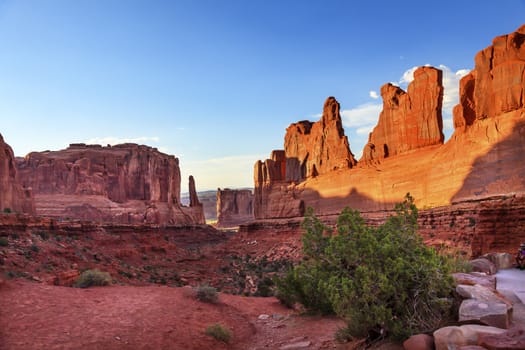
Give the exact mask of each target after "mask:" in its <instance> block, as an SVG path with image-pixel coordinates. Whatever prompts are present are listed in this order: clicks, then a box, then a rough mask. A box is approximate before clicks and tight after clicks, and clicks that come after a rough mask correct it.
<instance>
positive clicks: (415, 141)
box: [360, 67, 444, 165]
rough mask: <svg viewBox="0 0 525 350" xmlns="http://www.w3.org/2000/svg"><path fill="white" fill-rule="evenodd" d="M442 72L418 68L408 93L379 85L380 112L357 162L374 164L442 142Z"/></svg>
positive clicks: (428, 68)
mask: <svg viewBox="0 0 525 350" xmlns="http://www.w3.org/2000/svg"><path fill="white" fill-rule="evenodd" d="M442 75H443V74H442V72H441V70H439V69H436V68H433V67H420V68H418V69H417V70H416V71H415V72H414V80H413V81H412V82H411V83H410V84H409V85H408V89H407V90H408V91H407V92H405V91H403V89H401V88H400V87H398V86H395V85H392V84H390V83H388V84H385V85H383V87H381V97H382V98H383V111H382V112H381V114H380V115H379V122H378V124H377V126H376V127H375V128H374V130H373V131H372V132H371V133H370V136H369V139H368V143H367V144H366V145H365V148H364V150H363V157H362V158H361V160H360V162H362V163H363V162H364V163H365V164H368V165H373V164H377V163H379V162H381V160H382V159H384V158H387V157H392V156H396V155H399V154H403V153H406V152H408V151H412V150H416V149H419V148H423V147H427V146H433V145H440V144H442V143H443V140H444V136H443V119H442V116H441V107H442V104H443V83H442Z"/></svg>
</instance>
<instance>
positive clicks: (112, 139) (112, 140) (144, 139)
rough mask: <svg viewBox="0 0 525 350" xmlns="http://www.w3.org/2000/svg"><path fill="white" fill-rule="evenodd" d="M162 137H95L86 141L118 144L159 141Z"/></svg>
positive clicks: (89, 142)
mask: <svg viewBox="0 0 525 350" xmlns="http://www.w3.org/2000/svg"><path fill="white" fill-rule="evenodd" d="M159 141H160V138H159V137H157V136H139V137H115V136H105V137H94V138H92V139H89V140H86V141H84V143H86V144H99V145H112V146H113V145H118V144H120V143H140V144H148V143H159Z"/></svg>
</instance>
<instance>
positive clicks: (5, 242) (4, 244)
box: [0, 237, 9, 247]
mask: <svg viewBox="0 0 525 350" xmlns="http://www.w3.org/2000/svg"><path fill="white" fill-rule="evenodd" d="M8 245H9V241H8V240H7V238H5V237H0V247H7V246H8Z"/></svg>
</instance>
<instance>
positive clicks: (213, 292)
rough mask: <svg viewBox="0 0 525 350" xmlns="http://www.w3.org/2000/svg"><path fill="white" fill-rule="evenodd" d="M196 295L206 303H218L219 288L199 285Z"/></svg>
mask: <svg viewBox="0 0 525 350" xmlns="http://www.w3.org/2000/svg"><path fill="white" fill-rule="evenodd" d="M195 297H196V298H197V299H198V300H200V301H202V302H205V303H212V304H214V303H216V302H217V301H219V294H218V293H217V289H216V288H214V287H211V286H206V285H204V286H198V287H197V288H195Z"/></svg>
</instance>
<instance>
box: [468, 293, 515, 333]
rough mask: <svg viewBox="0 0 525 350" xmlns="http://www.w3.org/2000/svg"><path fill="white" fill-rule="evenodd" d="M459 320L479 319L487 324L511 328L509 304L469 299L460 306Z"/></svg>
mask: <svg viewBox="0 0 525 350" xmlns="http://www.w3.org/2000/svg"><path fill="white" fill-rule="evenodd" d="M458 313H459V317H458V319H459V322H468V321H478V322H481V323H483V324H486V325H487V326H492V327H497V328H505V329H506V328H509V322H510V315H509V309H508V307H507V305H505V304H503V303H487V302H484V301H480V300H476V299H467V300H463V301H462V302H461V306H460V307H459V312H458Z"/></svg>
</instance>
